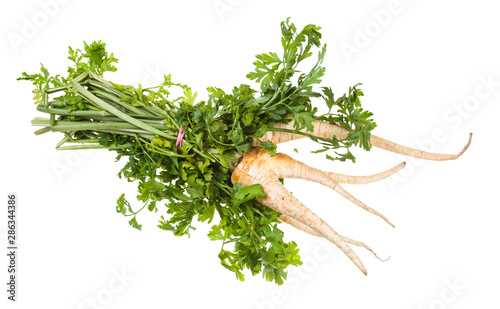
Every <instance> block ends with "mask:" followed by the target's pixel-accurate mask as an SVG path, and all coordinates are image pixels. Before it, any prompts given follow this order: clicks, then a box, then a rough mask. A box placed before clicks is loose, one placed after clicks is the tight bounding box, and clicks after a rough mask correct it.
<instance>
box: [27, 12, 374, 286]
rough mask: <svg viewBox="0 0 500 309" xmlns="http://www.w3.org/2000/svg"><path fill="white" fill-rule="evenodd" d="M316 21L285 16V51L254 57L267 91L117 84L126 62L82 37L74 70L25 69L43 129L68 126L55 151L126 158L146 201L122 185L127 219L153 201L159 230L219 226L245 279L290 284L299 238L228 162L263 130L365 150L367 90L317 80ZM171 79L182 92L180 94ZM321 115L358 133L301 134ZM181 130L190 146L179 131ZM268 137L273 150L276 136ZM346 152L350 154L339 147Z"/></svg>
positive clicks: (215, 236) (168, 82) (232, 264)
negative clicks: (204, 93)
mask: <svg viewBox="0 0 500 309" xmlns="http://www.w3.org/2000/svg"><path fill="white" fill-rule="evenodd" d="M319 30H320V27H317V26H315V25H307V26H306V27H304V28H303V29H302V30H301V31H300V32H298V31H297V29H296V27H295V25H294V24H293V23H291V22H290V19H287V20H286V21H283V22H282V23H281V33H282V38H281V42H282V46H283V52H282V55H281V56H280V55H278V54H277V53H275V52H270V53H266V54H259V55H257V60H256V61H255V62H254V64H255V70H254V71H253V72H251V73H249V74H248V75H247V77H248V78H249V79H250V80H253V81H255V82H257V83H259V84H260V89H259V90H255V89H252V88H251V86H249V85H245V84H242V85H239V86H236V87H234V88H233V89H232V90H231V91H230V92H225V91H224V90H222V89H220V88H216V87H209V88H208V89H207V90H208V94H209V98H208V100H207V101H196V93H193V92H192V89H191V88H190V87H188V86H187V85H185V84H181V83H175V82H173V81H172V79H171V76H170V75H165V76H164V82H163V83H162V84H160V85H158V86H156V87H149V88H143V87H142V86H141V85H138V87H133V86H130V85H120V84H115V83H113V82H111V81H108V80H106V79H104V78H103V74H104V73H105V72H114V71H116V67H115V64H116V63H117V62H118V60H117V59H116V58H115V57H114V55H113V54H108V52H107V51H106V49H105V43H103V42H101V41H96V42H93V43H91V44H87V43H85V42H84V49H83V51H82V50H80V49H73V48H71V47H70V48H69V57H68V58H69V59H70V60H71V61H72V65H71V66H69V68H68V71H67V74H66V76H61V75H51V74H50V73H49V72H48V70H47V69H46V68H45V67H44V66H43V65H42V66H41V72H40V73H37V74H27V73H23V74H22V76H21V77H20V78H19V79H20V80H29V81H31V82H32V83H33V85H34V86H35V89H34V90H33V93H34V95H35V96H34V100H35V102H36V104H37V109H38V110H39V111H41V112H44V113H48V114H49V118H35V119H34V120H33V125H35V126H41V127H42V128H41V129H40V130H38V131H36V132H35V133H36V134H42V133H45V132H49V131H52V132H62V133H63V134H64V138H63V140H62V141H61V142H60V143H59V144H58V145H57V148H58V149H82V148H91V149H109V150H111V151H115V152H116V153H117V160H124V161H125V165H124V166H123V168H122V169H121V171H120V172H119V177H120V178H125V179H127V180H128V181H136V182H138V187H137V189H138V195H137V199H138V200H139V201H141V202H143V206H142V208H140V209H138V210H134V208H133V207H132V206H131V204H130V203H129V202H128V201H127V200H126V198H125V195H124V194H122V195H121V196H120V197H119V198H118V200H117V206H116V210H117V212H118V213H121V214H123V215H124V216H126V217H129V218H130V219H129V224H130V225H131V226H132V227H134V228H137V229H139V230H140V229H141V228H142V225H141V224H139V223H138V222H137V214H138V213H139V212H140V211H142V210H143V209H145V208H147V209H148V210H149V211H151V212H164V214H163V215H161V217H160V220H159V224H158V227H160V228H161V229H163V230H167V231H171V232H173V233H174V234H175V235H177V236H182V235H189V233H190V231H192V230H194V229H195V227H194V226H193V219H196V220H197V221H200V222H207V223H212V221H213V220H214V217H216V213H217V217H218V218H219V221H218V222H217V223H215V224H213V225H212V227H211V231H210V232H209V234H208V237H209V238H210V239H211V240H218V241H221V250H220V253H219V258H220V260H221V264H222V265H223V266H224V267H226V268H227V269H229V270H230V271H233V272H234V273H235V274H236V277H237V278H238V279H239V280H243V279H244V275H243V270H244V269H245V268H247V269H249V270H250V272H251V273H252V275H256V274H258V273H260V272H262V273H263V276H264V277H265V278H266V279H267V280H268V281H274V282H276V283H277V284H282V283H283V281H284V279H286V272H285V269H286V268H287V267H288V266H289V265H294V266H297V265H300V264H301V261H300V257H299V255H298V248H297V246H296V244H295V242H293V241H291V242H285V241H284V240H283V232H282V231H281V230H280V229H279V228H278V223H279V221H278V220H277V219H276V217H277V216H279V213H277V212H275V211H273V210H271V209H269V208H266V207H262V206H260V205H259V204H258V202H257V201H256V200H257V199H259V198H262V197H264V196H265V194H264V191H263V190H262V188H261V187H260V185H252V186H249V187H243V186H242V185H240V184H238V183H236V184H235V185H233V184H232V183H231V180H230V177H231V171H232V168H234V166H235V165H236V164H237V163H238V159H239V158H240V157H241V156H242V155H243V154H244V153H245V152H247V151H249V150H251V149H252V143H253V141H254V140H255V139H256V138H258V137H262V136H263V135H264V134H265V133H266V132H267V131H270V130H274V131H285V132H290V133H298V134H303V135H306V136H308V137H310V138H311V139H313V140H314V141H316V142H318V143H320V144H321V145H322V148H321V149H319V150H316V151H314V152H323V151H327V150H330V149H333V150H334V153H335V156H331V155H327V158H328V159H331V160H341V161H345V160H347V159H349V160H352V161H354V160H355V158H354V156H353V155H352V154H351V152H350V151H349V148H350V147H351V146H353V145H359V146H360V147H362V148H364V149H366V150H369V149H370V144H369V139H370V131H371V130H372V129H373V128H374V127H375V123H374V122H373V120H372V119H371V118H370V117H371V116H372V114H371V113H370V112H368V111H365V110H363V109H362V108H361V106H360V100H359V97H360V96H362V95H363V93H362V92H361V91H360V90H359V89H358V86H359V84H358V85H355V86H354V87H352V88H350V89H349V92H348V93H347V94H345V95H343V96H342V97H339V98H334V95H333V91H332V89H331V88H329V87H320V91H318V90H316V89H315V88H313V87H315V86H317V85H319V84H320V83H321V78H322V76H323V75H324V72H325V68H324V67H322V62H323V58H324V56H325V52H326V45H321V43H320V39H321V34H320V32H319ZM313 48H318V49H319V52H318V53H317V61H316V62H315V64H314V66H313V67H312V68H311V69H310V70H309V71H308V72H306V73H302V72H301V71H299V69H298V67H299V64H300V63H301V62H302V61H303V60H305V59H307V58H309V57H311V56H312V55H313V52H312V49H313ZM174 88H178V89H180V90H181V92H182V95H181V96H178V97H175V98H173V97H172V96H173V95H172V91H173V90H174ZM313 99H317V101H320V102H321V101H323V102H324V103H325V104H326V106H327V107H328V113H326V114H324V115H317V108H316V107H313V104H312V103H313V102H312V100H313ZM291 119H294V120H295V122H294V129H293V130H287V129H277V128H274V127H273V124H274V123H275V122H288V121H290V120H291ZM315 119H320V120H323V121H327V122H330V123H334V124H337V125H340V126H342V127H344V128H346V129H348V130H349V131H350V132H351V133H350V134H349V136H348V137H347V138H345V139H337V138H336V137H335V136H332V137H331V138H318V137H314V136H312V135H310V134H308V133H302V132H299V131H300V130H303V129H304V128H305V129H307V130H309V131H312V130H313V125H312V121H314V120H315ZM180 132H185V133H184V134H185V135H184V136H183V138H182V143H179V133H180ZM260 146H261V147H262V148H263V149H265V150H267V151H269V152H270V153H271V154H275V151H276V145H274V144H272V143H271V142H269V141H265V142H260ZM340 150H343V151H340Z"/></svg>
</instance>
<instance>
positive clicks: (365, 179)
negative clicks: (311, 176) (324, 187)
mask: <svg viewBox="0 0 500 309" xmlns="http://www.w3.org/2000/svg"><path fill="white" fill-rule="evenodd" d="M405 166H406V162H402V163H400V164H398V165H396V166H394V167H393V168H391V169H388V170H386V171H383V172H381V173H377V174H373V175H369V176H350V175H344V174H337V173H331V172H327V174H328V176H329V177H330V178H331V179H332V180H334V181H335V182H337V183H346V184H367V183H372V182H376V181H380V180H383V179H385V178H387V177H389V176H391V175H393V174H395V173H396V172H398V171H399V170H401V169H402V168H403V167H405Z"/></svg>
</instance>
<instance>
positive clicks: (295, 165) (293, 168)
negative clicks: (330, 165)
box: [263, 153, 394, 227]
mask: <svg viewBox="0 0 500 309" xmlns="http://www.w3.org/2000/svg"><path fill="white" fill-rule="evenodd" d="M263 156H267V157H268V158H269V159H268V160H270V162H272V163H273V166H272V167H273V170H274V173H275V175H276V176H278V177H279V178H298V179H303V180H308V181H314V182H317V183H320V184H322V185H324V186H327V187H329V188H331V189H333V190H335V191H336V192H337V193H339V194H340V195H342V196H343V197H345V198H346V199H348V200H349V201H351V202H353V203H354V204H356V205H357V206H359V207H361V208H362V209H364V210H366V211H368V212H371V213H372V214H374V215H376V216H378V217H380V218H382V219H383V220H384V221H385V222H387V223H388V224H389V225H390V226H392V227H394V224H392V223H391V222H390V221H389V219H387V218H386V217H385V216H384V215H383V214H381V213H379V212H378V211H376V210H375V209H373V208H371V207H368V206H367V205H365V204H364V203H363V202H361V201H360V200H358V199H357V198H355V197H354V196H352V195H351V194H349V192H347V191H345V190H344V189H343V188H342V187H341V186H340V185H339V184H338V182H335V181H334V180H332V179H331V178H330V177H329V175H328V174H327V173H325V172H324V171H322V170H319V169H317V168H313V167H310V166H308V165H306V164H304V163H302V162H300V161H297V160H295V159H293V158H291V157H290V156H288V155H286V154H282V153H278V154H276V155H275V156H274V157H270V156H269V155H268V154H267V153H264V154H263Z"/></svg>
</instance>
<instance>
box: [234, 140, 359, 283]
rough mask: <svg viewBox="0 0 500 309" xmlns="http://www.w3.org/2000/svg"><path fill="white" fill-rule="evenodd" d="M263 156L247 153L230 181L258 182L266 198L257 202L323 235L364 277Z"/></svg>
mask: <svg viewBox="0 0 500 309" xmlns="http://www.w3.org/2000/svg"><path fill="white" fill-rule="evenodd" d="M264 154H267V152H265V151H264V150H261V149H258V148H256V149H254V150H252V151H250V152H248V153H246V154H245V156H244V157H243V160H242V161H241V162H240V164H239V165H238V166H237V167H236V169H235V170H234V172H233V174H232V176H231V181H232V182H233V183H236V182H239V183H241V184H243V185H245V186H249V185H252V184H255V183H260V184H261V186H262V188H263V189H264V192H265V193H266V197H264V198H262V199H259V200H258V201H259V203H260V204H262V205H264V206H267V207H269V208H271V209H274V210H276V211H278V212H279V213H282V214H284V215H286V216H289V217H291V218H294V219H296V220H298V221H300V222H301V223H303V224H305V225H306V226H308V227H310V228H311V229H313V230H314V231H316V232H318V233H320V234H321V235H324V237H325V238H326V239H328V240H329V241H330V242H332V243H333V244H335V245H336V246H337V247H338V248H339V249H340V250H342V252H344V254H346V255H347V256H348V257H349V259H350V260H351V261H352V262H353V263H354V264H355V265H356V266H357V267H358V268H359V269H360V270H361V271H362V272H363V273H364V274H365V275H366V274H367V271H366V268H365V266H364V265H363V263H362V262H361V260H360V259H359V257H358V256H357V255H356V253H354V251H353V250H352V249H351V248H350V247H349V245H348V244H347V243H346V242H345V241H344V239H343V238H342V237H341V236H340V235H339V234H338V233H337V232H336V231H335V230H334V229H333V228H331V227H330V226H329V225H328V224H327V223H326V222H325V221H323V219H321V218H320V217H319V216H318V215H316V214H315V213H314V212H312V211H311V210H310V209H309V208H307V207H306V206H305V205H304V204H302V203H301V202H300V201H299V200H298V199H297V198H295V197H294V196H293V195H292V194H290V192H288V190H286V189H285V187H283V185H282V184H281V183H280V182H279V179H278V177H277V176H276V175H275V174H274V173H273V169H272V168H270V166H269V163H270V160H269V159H268V157H266V156H265V155H264Z"/></svg>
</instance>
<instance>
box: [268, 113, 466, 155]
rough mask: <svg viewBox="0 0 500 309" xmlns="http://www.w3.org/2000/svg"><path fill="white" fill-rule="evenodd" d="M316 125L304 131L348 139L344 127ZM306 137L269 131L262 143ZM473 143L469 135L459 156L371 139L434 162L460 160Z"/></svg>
mask: <svg viewBox="0 0 500 309" xmlns="http://www.w3.org/2000/svg"><path fill="white" fill-rule="evenodd" d="M313 125H314V131H313V132H307V131H306V130H303V132H307V133H310V134H312V135H314V136H318V137H324V138H331V137H332V136H334V135H335V136H336V137H337V138H338V139H342V138H345V137H347V135H348V133H349V132H348V131H347V130H346V129H344V128H342V127H339V126H337V125H334V124H330V123H327V122H324V121H319V120H316V121H314V122H313ZM274 127H275V128H279V129H289V130H293V120H292V121H290V122H289V123H287V124H285V123H275V125H274ZM305 137H306V136H304V135H300V134H294V133H288V132H276V131H268V132H267V133H266V134H265V135H264V136H263V137H262V138H261V140H262V141H265V140H269V141H271V142H273V143H275V144H279V143H284V142H288V141H293V140H296V139H301V138H305ZM471 141H472V133H470V134H469V140H468V142H467V144H466V145H465V147H464V148H463V149H462V151H460V152H459V153H458V154H441V153H433V152H427V151H422V150H417V149H414V148H410V147H406V146H402V145H399V144H396V143H394V142H391V141H388V140H386V139H383V138H380V137H378V136H375V135H372V136H371V139H370V143H371V145H372V146H373V147H377V148H381V149H385V150H387V151H391V152H395V153H398V154H403V155H406V156H410V157H415V158H418V159H425V160H434V161H445V160H455V159H457V158H459V157H460V156H461V155H462V154H463V153H464V152H465V150H467V148H468V147H469V145H470V143H471Z"/></svg>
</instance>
